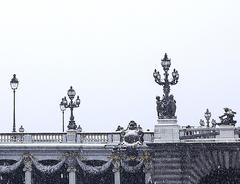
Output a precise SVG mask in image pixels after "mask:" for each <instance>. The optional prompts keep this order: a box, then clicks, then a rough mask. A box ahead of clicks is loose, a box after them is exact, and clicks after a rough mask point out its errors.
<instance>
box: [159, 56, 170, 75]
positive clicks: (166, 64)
mask: <svg viewBox="0 0 240 184" xmlns="http://www.w3.org/2000/svg"><path fill="white" fill-rule="evenodd" d="M161 65H162V67H163V69H164V71H168V70H169V68H170V66H171V60H170V59H168V56H167V53H165V55H164V58H163V59H162V63H161Z"/></svg>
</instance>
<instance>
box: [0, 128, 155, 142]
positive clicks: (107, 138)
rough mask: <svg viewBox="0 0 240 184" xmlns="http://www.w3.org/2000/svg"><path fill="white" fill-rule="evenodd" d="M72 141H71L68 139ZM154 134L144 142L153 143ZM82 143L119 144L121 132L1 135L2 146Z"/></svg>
mask: <svg viewBox="0 0 240 184" xmlns="http://www.w3.org/2000/svg"><path fill="white" fill-rule="evenodd" d="M70 138H71V139H72V138H73V140H72V141H69V140H68V139H70ZM153 138H154V133H153V132H150V131H147V132H144V142H153ZM67 142H71V143H80V144H108V143H119V142H120V132H75V133H73V134H71V136H69V133H68V132H62V133H0V144H1V143H2V144H4V143H36V144H37V143H67Z"/></svg>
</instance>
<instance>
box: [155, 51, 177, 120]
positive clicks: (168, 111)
mask: <svg viewBox="0 0 240 184" xmlns="http://www.w3.org/2000/svg"><path fill="white" fill-rule="evenodd" d="M161 65H162V67H163V70H164V79H161V75H160V73H159V71H157V70H156V69H155V70H154V72H153V77H154V79H155V82H156V83H157V84H159V85H160V86H163V93H164V94H163V97H162V99H160V96H157V97H156V100H157V101H156V103H157V114H158V118H159V119H172V118H176V116H175V113H176V101H175V100H174V96H173V95H169V94H170V86H171V85H175V84H177V83H178V79H179V73H178V71H177V70H176V69H174V70H173V72H172V79H171V80H169V73H168V70H169V68H170V66H171V59H169V58H168V56H167V54H166V53H165V55H164V58H163V59H162V62H161Z"/></svg>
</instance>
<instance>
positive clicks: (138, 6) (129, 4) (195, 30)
mask: <svg viewBox="0 0 240 184" xmlns="http://www.w3.org/2000/svg"><path fill="white" fill-rule="evenodd" d="M239 7H240V2H239V1H237V0H236V1H231V0H225V1H221V0H216V1H215V0H211V1H209V0H206V1H204V0H201V1H192V0H188V1H187V0H181V1H179V0H176V1H172V0H166V1H162V0H158V1H141V0H136V1H133V0H126V1H125V0H122V1H113V0H109V1H91V0H88V1H79V0H77V1H69V0H68V1H61V0H56V1H55V0H52V1H49V0H41V1H34V0H29V1H24V0H21V1H19V0H16V1H11V0H9V1H1V2H0V63H1V67H0V68H1V73H0V76H1V77H0V86H1V88H0V122H1V132H11V130H12V90H11V88H10V85H9V81H10V79H11V78H12V74H14V73H16V74H17V77H18V79H19V81H20V85H19V88H18V89H17V93H16V97H17V99H16V123H17V128H19V126H20V125H23V126H24V128H25V130H26V131H27V132H43V131H44V132H53V131H54V132H56V131H61V130H62V129H61V111H60V109H59V103H60V100H61V98H62V97H63V96H65V95H66V93H67V90H68V89H69V87H70V85H73V87H74V89H75V90H76V92H77V94H78V95H79V96H80V98H81V105H80V108H78V109H75V110H74V114H75V119H76V123H77V124H81V126H82V128H83V130H84V131H113V130H115V129H116V127H117V125H119V124H120V125H122V126H124V127H126V126H127V124H128V122H129V121H130V120H135V121H136V122H137V123H140V124H141V125H142V127H143V128H144V129H147V128H149V129H151V130H153V128H154V125H155V124H156V118H157V117H156V105H155V96H156V95H160V96H162V88H161V87H160V86H158V85H157V84H156V83H155V82H154V79H153V76H152V73H153V70H154V69H155V68H157V69H158V70H160V71H161V73H162V68H161V64H160V62H161V59H162V58H163V55H164V53H165V52H167V53H168V55H169V57H170V58H171V59H172V66H171V70H173V68H176V69H177V70H178V71H179V73H180V79H179V83H178V85H176V86H174V87H172V90H171V92H172V93H173V94H174V96H175V99H176V101H177V116H178V122H179V124H180V125H187V124H191V125H198V122H199V119H200V118H202V117H203V113H204V112H205V110H206V108H207V107H208V108H209V109H210V111H211V112H212V115H213V117H214V118H215V119H217V121H219V119H218V116H220V115H221V114H222V113H223V109H222V108H223V107H230V108H232V109H233V110H235V111H237V113H238V114H237V116H236V119H237V120H238V121H240V119H239V113H240V98H239V94H240V72H239V71H240V64H239V60H240V52H239V50H240V21H239V20H240V11H239ZM65 114H66V116H65V117H66V118H65V121H66V122H68V119H69V110H68V112H66V113H65Z"/></svg>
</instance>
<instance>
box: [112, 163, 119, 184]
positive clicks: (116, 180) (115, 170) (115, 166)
mask: <svg viewBox="0 0 240 184" xmlns="http://www.w3.org/2000/svg"><path fill="white" fill-rule="evenodd" d="M112 171H113V173H114V184H121V178H120V162H118V161H116V162H114V163H113V170H112Z"/></svg>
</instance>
